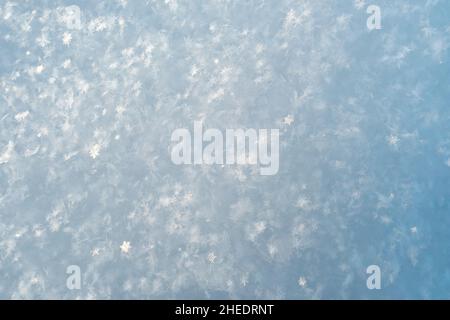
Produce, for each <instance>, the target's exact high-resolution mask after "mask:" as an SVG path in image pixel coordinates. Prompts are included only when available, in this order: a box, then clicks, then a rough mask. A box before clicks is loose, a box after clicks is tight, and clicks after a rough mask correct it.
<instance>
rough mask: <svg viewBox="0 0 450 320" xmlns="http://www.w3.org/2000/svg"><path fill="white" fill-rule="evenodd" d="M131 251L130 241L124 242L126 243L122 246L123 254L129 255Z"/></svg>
mask: <svg viewBox="0 0 450 320" xmlns="http://www.w3.org/2000/svg"><path fill="white" fill-rule="evenodd" d="M130 249H131V244H130V242H129V241H124V242H122V244H121V245H120V250H121V251H122V252H123V253H128V251H130Z"/></svg>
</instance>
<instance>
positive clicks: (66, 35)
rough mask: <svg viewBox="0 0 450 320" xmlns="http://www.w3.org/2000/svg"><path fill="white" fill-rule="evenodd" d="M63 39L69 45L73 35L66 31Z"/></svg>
mask: <svg viewBox="0 0 450 320" xmlns="http://www.w3.org/2000/svg"><path fill="white" fill-rule="evenodd" d="M62 41H63V43H64V44H65V45H66V46H68V45H69V44H70V43H71V42H72V35H71V34H70V33H69V32H64V34H63V38H62Z"/></svg>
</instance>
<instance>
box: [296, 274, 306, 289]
mask: <svg viewBox="0 0 450 320" xmlns="http://www.w3.org/2000/svg"><path fill="white" fill-rule="evenodd" d="M307 283H308V282H307V281H306V278H305V277H300V278H299V279H298V285H299V286H300V287H302V288H304V287H306V285H307Z"/></svg>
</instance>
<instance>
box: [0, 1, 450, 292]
mask: <svg viewBox="0 0 450 320" xmlns="http://www.w3.org/2000/svg"><path fill="white" fill-rule="evenodd" d="M370 4H376V5H379V6H380V8H381V16H382V29H381V30H372V31H370V30H368V28H367V26H366V20H367V18H368V17H369V14H367V12H366V8H367V7H368V6H369V5H370ZM70 5H75V6H77V7H78V8H80V13H81V20H80V22H81V25H80V26H79V28H78V27H77V26H73V25H71V24H70V23H69V22H70V21H69V20H70V19H69V18H67V17H65V16H64V10H63V9H64V7H65V6H70ZM61 12H63V13H61ZM449 45H450V2H449V1H447V0H401V1H400V0H377V1H371V0H365V1H364V0H356V1H354V0H297V1H294V0H265V1H262V0H258V1H257V0H247V1H242V0H209V1H206V0H202V1H199V0H147V1H142V0H135V1H132V0H115V1H111V0H102V1H76V0H72V1H49V0H47V1H15V2H13V1H4V0H0V298H3V299H10V298H13V299H32V298H34V299H49V298H57V299H75V298H79V299H109V298H118V299H154V298H241V299H244V298H250V299H253V298H261V299H311V298H314V299H320V298H328V299H329V298H331V299H345V298H357V299H372V298H373V299H378V298H401V299H402V298H450V198H449V197H450V130H449V129H450V82H449V79H450V77H449V76H450V68H449V63H450V60H449ZM197 120H203V121H204V123H205V126H207V127H211V128H219V129H221V130H225V129H226V128H277V129H279V130H280V169H279V172H278V174H277V175H275V176H261V175H260V174H259V171H258V170H255V168H253V167H248V166H224V167H222V166H194V165H192V166H189V165H185V166H177V165H174V164H173V163H172V162H171V159H170V146H171V142H170V136H171V133H172V132H173V130H175V129H177V128H192V125H193V123H194V121H197ZM71 265H77V266H79V267H80V269H81V275H82V284H81V288H80V289H79V290H69V289H68V288H67V287H66V280H67V277H68V276H69V275H67V274H66V270H67V268H68V266H71ZM370 265H378V266H380V269H381V272H382V289H381V290H369V289H368V288H367V287H366V280H367V277H368V275H367V274H366V268H367V267H368V266H370Z"/></svg>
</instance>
